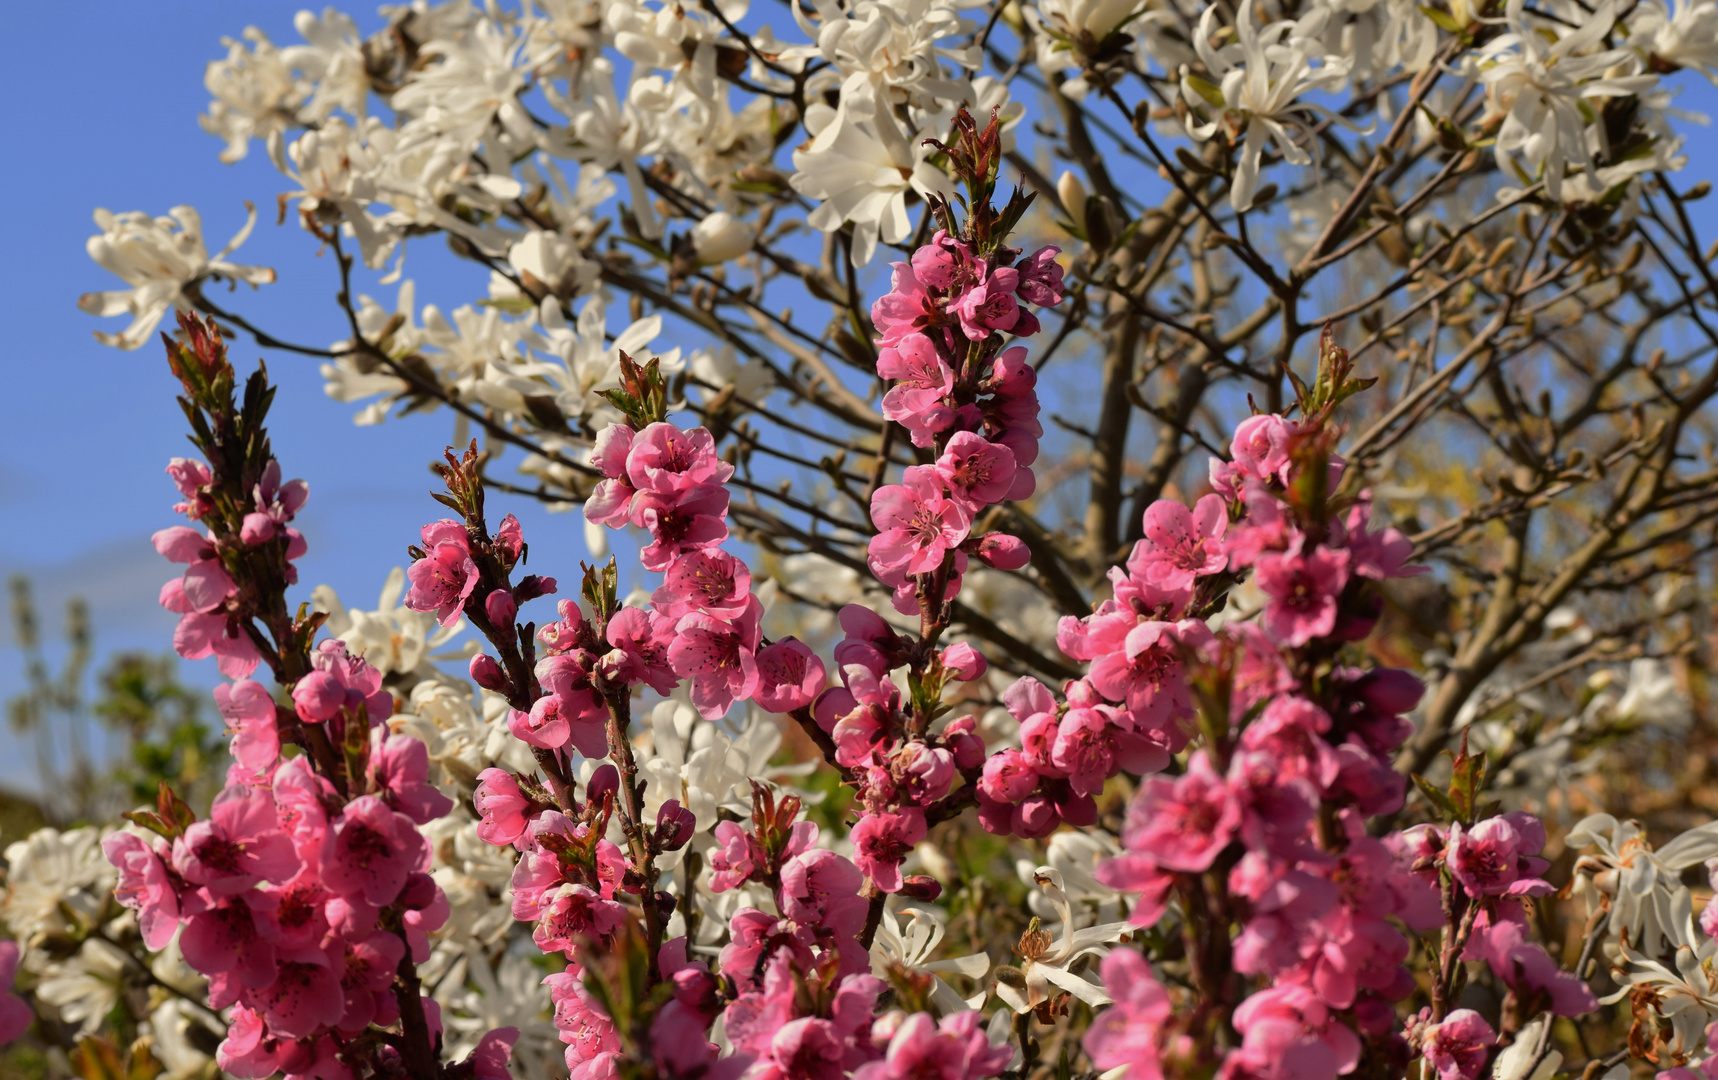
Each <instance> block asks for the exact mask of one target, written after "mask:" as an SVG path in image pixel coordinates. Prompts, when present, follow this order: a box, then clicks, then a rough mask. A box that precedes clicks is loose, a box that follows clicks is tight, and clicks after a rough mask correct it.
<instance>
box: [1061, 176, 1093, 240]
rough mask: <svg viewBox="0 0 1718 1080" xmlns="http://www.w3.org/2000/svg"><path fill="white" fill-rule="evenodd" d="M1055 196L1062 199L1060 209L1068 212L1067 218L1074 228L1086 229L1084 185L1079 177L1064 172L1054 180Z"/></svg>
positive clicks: (1082, 230)
mask: <svg viewBox="0 0 1718 1080" xmlns="http://www.w3.org/2000/svg"><path fill="white" fill-rule="evenodd" d="M1056 198H1058V199H1060V200H1062V209H1063V210H1066V211H1067V212H1068V220H1070V221H1072V222H1073V223H1074V228H1076V229H1078V230H1080V231H1081V232H1085V231H1086V198H1087V195H1086V185H1084V184H1082V183H1080V178H1079V177H1077V176H1075V175H1074V174H1073V173H1071V172H1065V173H1063V174H1062V176H1061V178H1060V179H1058V180H1057V181H1056Z"/></svg>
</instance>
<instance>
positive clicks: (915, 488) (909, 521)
mask: <svg viewBox="0 0 1718 1080" xmlns="http://www.w3.org/2000/svg"><path fill="white" fill-rule="evenodd" d="M871 521H872V523H873V524H874V525H876V526H877V529H878V530H879V531H878V533H877V535H875V536H873V537H872V538H871V541H870V545H869V551H870V554H871V558H872V559H873V560H874V561H875V562H876V563H877V564H879V565H881V566H883V567H886V568H890V569H893V568H899V569H901V570H902V571H903V572H905V573H907V574H910V575H918V574H928V573H930V572H932V571H933V570H935V569H936V568H937V567H939V566H941V565H942V562H943V558H944V556H946V555H947V554H948V553H949V552H950V551H951V550H953V549H954V548H956V547H959V546H960V542H961V541H962V540H965V539H966V534H967V530H968V529H969V528H970V527H971V524H972V522H971V519H970V518H969V517H968V516H967V513H966V511H965V510H963V509H962V508H961V507H960V505H959V504H958V503H956V502H955V501H954V500H952V499H950V498H948V496H947V495H946V493H945V491H944V488H943V481H942V477H941V476H940V475H939V474H938V473H937V471H936V470H935V469H934V468H931V467H930V466H924V465H915V466H912V467H910V468H908V469H907V470H906V472H905V474H904V475H903V476H902V478H901V483H899V484H890V485H887V486H884V487H881V488H878V489H877V493H876V494H875V495H873V496H872V498H871Z"/></svg>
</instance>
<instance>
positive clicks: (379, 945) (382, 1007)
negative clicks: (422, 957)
mask: <svg viewBox="0 0 1718 1080" xmlns="http://www.w3.org/2000/svg"><path fill="white" fill-rule="evenodd" d="M344 945H345V949H344V953H345V955H344V963H342V964H341V965H340V986H341V989H343V990H344V991H345V996H346V1000H345V1003H344V1008H343V1009H342V1011H341V1016H340V1020H339V1025H340V1030H341V1031H342V1032H343V1033H346V1034H350V1035H356V1034H358V1033H359V1032H361V1031H363V1030H364V1029H365V1028H367V1027H369V1026H370V1025H371V1024H372V1023H380V1024H387V1023H392V1022H393V1021H394V1020H395V1019H397V1018H398V1014H399V1003H398V1001H397V999H395V997H394V995H393V992H392V987H393V984H394V975H395V972H396V971H397V970H398V969H399V966H400V960H401V959H403V958H404V957H405V955H406V945H405V942H403V941H401V940H400V939H399V936H398V935H396V934H391V933H389V932H388V931H386V930H377V931H375V932H373V933H371V934H368V935H366V936H365V937H363V938H360V939H359V940H356V941H347V942H345V943H344Z"/></svg>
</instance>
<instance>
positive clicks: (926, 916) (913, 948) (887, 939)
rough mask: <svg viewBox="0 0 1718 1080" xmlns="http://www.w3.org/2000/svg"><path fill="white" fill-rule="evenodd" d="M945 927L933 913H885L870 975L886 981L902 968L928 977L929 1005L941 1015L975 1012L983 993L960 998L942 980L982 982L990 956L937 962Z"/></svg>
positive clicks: (919, 910)
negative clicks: (962, 977) (930, 980)
mask: <svg viewBox="0 0 1718 1080" xmlns="http://www.w3.org/2000/svg"><path fill="white" fill-rule="evenodd" d="M944 933H946V928H945V927H944V926H943V921H942V917H941V916H940V915H939V914H938V913H937V912H935V911H929V910H925V909H922V908H912V907H910V908H907V909H906V910H904V911H901V912H899V913H896V912H891V911H885V912H884V913H883V918H882V921H880V922H879V923H878V924H877V936H876V938H875V939H873V941H872V942H871V973H872V974H873V975H877V976H879V977H883V978H886V977H887V976H888V973H889V971H890V970H891V969H892V968H901V969H904V970H906V971H910V972H914V973H917V974H920V975H930V976H931V977H932V978H933V979H934V980H935V981H934V982H933V983H932V985H931V1003H932V1004H934V1005H935V1006H936V1007H937V1009H938V1011H940V1012H941V1013H943V1015H945V1016H946V1015H948V1014H949V1013H955V1012H961V1011H963V1010H965V1009H976V1008H978V1007H980V1006H981V1005H983V1004H984V999H985V997H986V996H988V995H986V994H985V992H984V991H983V990H980V991H979V992H978V994H977V995H976V996H974V997H971V998H962V997H961V996H960V995H959V994H957V993H955V990H954V987H952V986H950V985H949V984H948V983H946V982H944V981H943V980H942V976H944V975H965V976H966V977H967V978H969V979H982V978H984V975H985V972H987V971H989V970H990V957H988V956H985V955H983V954H982V953H975V954H973V955H970V956H954V957H950V958H948V959H946V960H936V959H933V957H935V956H936V952H937V946H938V945H940V944H942V940H943V935H944Z"/></svg>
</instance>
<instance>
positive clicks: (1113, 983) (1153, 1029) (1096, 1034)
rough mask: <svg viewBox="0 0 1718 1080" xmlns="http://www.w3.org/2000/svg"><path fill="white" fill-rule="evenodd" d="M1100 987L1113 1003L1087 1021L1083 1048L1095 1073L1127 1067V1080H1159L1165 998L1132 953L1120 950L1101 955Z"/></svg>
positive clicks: (1166, 1014)
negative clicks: (1101, 978) (1110, 997)
mask: <svg viewBox="0 0 1718 1080" xmlns="http://www.w3.org/2000/svg"><path fill="white" fill-rule="evenodd" d="M1102 974H1103V980H1104V987H1105V988H1106V989H1107V990H1108V991H1109V992H1110V995H1111V996H1112V997H1114V999H1115V1001H1114V1003H1113V1004H1112V1005H1110V1007H1109V1008H1107V1009H1104V1010H1103V1011H1102V1012H1100V1013H1098V1014H1097V1015H1096V1016H1095V1017H1093V1018H1092V1026H1091V1027H1090V1028H1088V1029H1087V1030H1086V1037H1085V1048H1086V1053H1087V1054H1088V1055H1090V1056H1091V1059H1092V1065H1093V1066H1094V1067H1096V1068H1097V1069H1100V1070H1104V1071H1108V1070H1110V1069H1116V1068H1120V1067H1122V1066H1124V1065H1125V1066H1127V1075H1128V1077H1129V1078H1130V1080H1162V1077H1163V1064H1162V1053H1163V1042H1164V1023H1165V1022H1166V1021H1167V1020H1168V1019H1169V1014H1170V1003H1169V995H1168V994H1166V993H1164V991H1163V987H1162V986H1161V985H1160V984H1159V983H1158V981H1157V976H1156V975H1154V974H1153V973H1152V970H1151V965H1150V964H1147V963H1146V962H1145V958H1144V957H1142V956H1141V955H1140V954H1139V953H1138V952H1137V951H1135V950H1133V949H1128V948H1120V949H1115V950H1114V951H1112V952H1111V953H1110V954H1109V955H1108V956H1105V957H1104V962H1103V969H1102Z"/></svg>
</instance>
